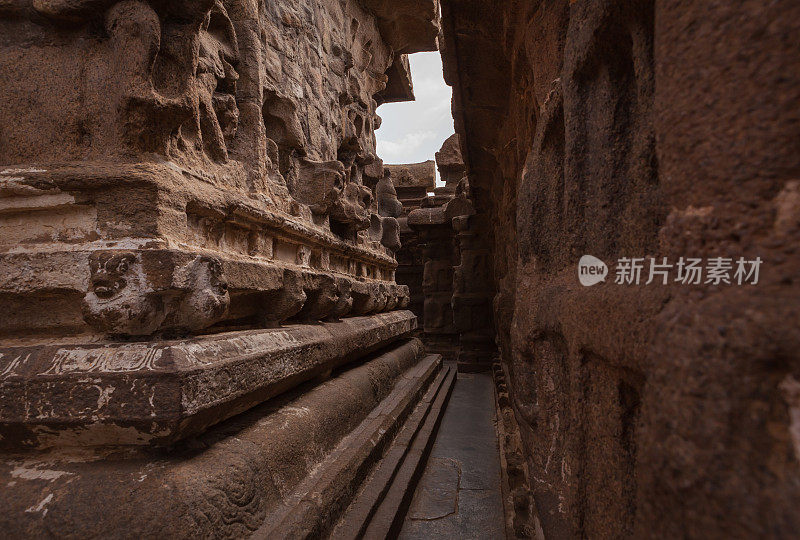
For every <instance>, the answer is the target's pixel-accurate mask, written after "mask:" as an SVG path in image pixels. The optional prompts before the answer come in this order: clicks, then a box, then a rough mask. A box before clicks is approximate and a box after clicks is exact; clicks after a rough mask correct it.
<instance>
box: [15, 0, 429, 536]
mask: <svg viewBox="0 0 800 540" xmlns="http://www.w3.org/2000/svg"><path fill="white" fill-rule="evenodd" d="M438 34H439V8H438V3H437V2H436V1H435V0H404V1H402V2H393V3H392V5H388V4H386V3H385V2H380V1H377V0H363V1H359V0H342V1H339V0H287V1H282V2H272V1H245V0H200V1H195V2H187V1H177V2H166V3H165V2H158V1H149V0H122V1H117V0H10V1H5V2H0V88H2V92H0V304H2V306H3V309H2V313H0V397H1V398H2V399H0V402H2V406H0V450H1V451H2V452H4V453H3V454H2V456H0V458H2V460H4V461H3V463H5V464H6V465H8V464H9V463H11V461H8V460H9V459H11V458H10V457H9V456H11V455H12V454H13V453H15V452H31V453H33V454H36V455H42V454H41V453H42V452H45V451H46V452H49V454H48V456H49V457H47V459H54V460H58V459H61V458H62V457H63V452H67V453H69V452H73V453H74V452H77V453H81V455H82V456H94V457H89V458H86V459H87V461H86V463H84V465H81V467H83V469H82V470H83V472H81V473H80V474H81V475H82V476H81V478H82V479H83V480H80V481H77V478H78V477H70V478H72V479H74V480H76V482H72V483H69V482H68V483H67V484H69V485H67V484H64V485H63V486H61V487H60V491H59V492H58V493H57V497H58V498H59V500H61V501H62V502H63V504H62V505H61V506H60V507H59V508H60V510H59V509H56V508H51V509H50V512H49V514H48V512H47V511H44V513H41V512H39V513H35V515H34V514H32V515H30V516H28V515H25V516H23V517H24V518H26V519H17V518H19V516H17V515H9V516H6V517H4V518H3V519H4V529H5V528H6V526H9V527H10V526H11V524H13V526H14V527H15V529H14V530H15V531H16V534H17V535H22V534H23V533H22V532H21V531H24V532H25V534H28V535H34V536H36V535H40V534H41V533H42V531H43V530H54V529H53V525H52V524H53V523H55V522H58V523H61V524H63V523H65V520H67V521H69V523H70V524H71V525H69V526H66V525H65V528H64V529H63V530H60V532H61V533H63V534H64V535H67V536H69V535H80V532H81V531H82V529H81V527H82V526H85V525H86V523H87V521H86V519H88V518H86V516H88V515H89V514H90V513H92V512H94V510H92V509H80V508H78V506H79V505H77V506H76V505H70V504H69V501H73V502H74V501H75V500H77V499H82V498H83V499H85V500H94V499H95V498H96V497H94V496H91V497H89V496H88V495H86V494H87V493H89V492H90V491H91V490H92V489H94V488H93V487H92V486H94V485H95V484H97V483H98V482H99V484H102V482H103V480H102V479H103V478H106V479H107V478H109V477H106V476H104V474H110V475H111V476H113V475H114V474H122V473H121V472H120V471H124V470H127V469H126V467H129V466H132V465H130V463H128V462H127V461H124V460H123V461H124V463H122V464H120V465H119V467H118V468H115V466H114V465H113V464H108V463H106V462H105V461H104V460H103V459H101V458H104V457H105V455H106V454H102V452H105V449H108V448H113V449H117V450H119V449H120V448H122V447H125V448H126V450H124V452H129V453H130V455H131V456H134V457H132V458H131V459H133V460H136V459H139V458H140V457H141V454H139V453H138V452H145V453H146V452H148V451H149V450H144V449H143V448H145V447H148V446H155V447H161V448H165V447H166V448H172V445H175V444H184V442H185V441H186V440H192V437H197V436H202V434H203V433H204V432H205V431H206V430H208V429H209V428H211V427H212V426H215V425H216V424H220V423H222V426H223V427H220V428H219V429H221V430H222V431H225V430H226V429H228V427H230V426H231V424H229V423H225V422H232V420H230V419H231V418H232V417H234V416H235V415H238V414H240V413H242V412H243V411H246V410H248V409H251V408H253V407H255V406H257V405H258V404H259V403H261V402H263V401H265V400H267V399H270V398H272V397H275V396H277V395H279V394H283V393H285V392H286V391H287V390H289V389H292V388H293V387H295V386H297V385H298V384H300V383H303V382H306V381H309V380H323V379H325V378H326V377H328V376H330V374H331V371H332V370H335V369H337V368H338V367H339V366H342V365H344V364H348V363H351V362H352V361H354V360H357V359H360V358H364V357H365V356H366V355H369V354H370V353H371V352H373V351H374V350H376V349H383V350H384V351H386V350H388V349H387V348H392V347H397V346H398V344H399V343H402V342H401V341H399V340H401V339H403V338H404V336H407V335H408V334H409V333H410V332H412V331H413V330H414V329H415V328H416V319H415V317H414V315H413V314H412V313H410V312H408V311H406V310H405V308H406V307H407V306H408V303H409V292H408V287H406V286H403V285H398V284H397V283H396V281H395V269H396V266H397V263H396V260H395V255H394V254H395V252H396V251H397V250H398V249H399V248H400V239H399V228H400V226H399V222H398V221H397V218H398V217H401V215H402V205H401V203H400V202H399V200H398V198H397V193H396V190H395V188H394V186H393V185H392V181H391V178H390V177H388V176H385V175H384V169H383V164H382V162H381V160H380V159H379V158H378V157H377V156H376V153H375V130H376V129H378V128H379V126H380V121H381V120H380V117H379V116H378V115H377V114H376V108H377V107H378V105H379V104H381V103H383V102H388V101H398V100H406V99H413V88H412V84H411V77H410V73H409V64H408V60H407V57H406V54H408V53H412V52H417V51H420V50H435V49H436V39H437V36H438ZM319 321H323V323H322V324H318V322H319ZM311 323H313V324H311ZM421 351H422V349H421V347H417V346H416V345H415V346H414V350H413V351H410V352H409V353H408V354H406V355H405V356H403V355H401V357H402V361H401V362H400V364H401V365H402V366H401V367H402V369H401V368H397V370H399V371H397V373H394V374H393V375H391V377H389V378H388V379H386V380H387V381H390V382H385V381H384V383H381V384H388V385H389V386H387V387H386V388H384V390H387V391H388V388H391V385H392V384H393V381H395V380H396V377H398V376H400V375H401V374H402V373H403V371H404V370H405V369H406V368H408V367H409V366H410V365H414V364H415V363H416V362H417V361H418V360H419V355H420V354H421ZM390 356H391V355H390ZM392 358H394V357H392ZM395 360H396V358H394V360H391V361H390V362H389V363H391V362H394V361H395ZM395 363H396V362H395ZM395 367H396V366H395ZM392 369H395V368H392ZM389 373H390V372H388V371H386V372H384V375H387V376H388V375H389ZM376 380H377V379H376ZM382 391H383V390H382ZM384 393H385V392H384ZM378 395H379V394H378V393H374V395H372V397H373V398H374V397H377V396H378ZM337 399H338V398H337ZM378 401H380V399H378ZM368 402H369V403H372V401H370V400H368ZM409 403H413V400H412V401H410V402H409ZM371 406H372V405H370V407H371ZM320 407H322V408H324V403H322V404H320ZM348 407H349V405H348ZM347 410H350V409H347ZM369 410H370V408H363V411H364V412H365V413H366V411H369ZM351 413H352V410H351ZM359 414H360V413H359ZM357 418H360V417H359V416H358V415H355V414H349V413H348V414H344V413H342V415H340V421H341V422H342V425H341V426H339V427H341V429H339V431H335V430H333V431H331V432H330V433H329V435H331V437H332V436H333V434H336V433H338V434H339V435H340V436H344V434H346V433H347V432H348V431H349V430H350V429H352V428H353V427H354V426H355V424H357V423H358V421H357V420H356V419H357ZM232 429H237V428H232ZM337 429H338V428H337ZM335 441H338V439H336V440H334V439H331V440H330V441H329V442H331V443H333V442H335ZM185 444H189V445H191V444H192V443H185ZM212 446H213V444H212ZM329 446H330V445H329ZM248 448H250V447H249V446H248ZM254 448H255V449H257V448H258V447H257V446H255V447H252V448H250V450H248V451H250V452H251V454H248V456H249V457H248V459H250V460H251V461H252V462H253V463H255V462H258V459H260V458H259V457H258V456H257V455H254V454H252V452H255V453H256V454H257V453H258V450H254ZM276 448H277V447H276ZM101 449H102V450H101ZM278 450H280V449H279V448H278ZM115 451H116V450H115ZM120 451H121V450H120ZM159 451H160V450H159ZM6 452H9V453H8V454H7V453H6ZM95 452H100V453H98V454H95ZM164 452H166V453H167V454H169V450H165V451H164ZM309 452H310V454H309V455H311V456H312V457H313V458H314V459H316V458H321V456H322V454H321V453H320V452H318V451H317V450H314V449H313V448H311V449H310V450H309ZM315 452H316V453H315ZM126 455H128V454H126ZM184 457H185V456H184V455H183V454H180V455H179V454H175V455H172V454H170V460H172V462H173V463H174V466H175V467H177V468H181V467H182V466H183V465H182V463H183V458H184ZM173 458H174V459H173ZM43 459H44V458H43ZM81 459H83V458H81ZM93 460H96V461H97V464H96V465H92V464H91V463H93ZM303 460H304V462H305V463H306V464H308V465H309V468H310V467H311V465H313V464H314V463H315V462H314V461H313V459H312V458H309V459H308V460H306V458H303ZM8 467H10V468H8ZM8 467H7V468H4V469H3V470H2V471H0V475H2V476H3V478H4V480H3V484H4V485H5V484H6V482H7V481H8V482H11V480H10V479H9V480H6V477H8V475H9V474H11V472H10V471H13V466H11V465H9V466H8ZM81 467H79V468H81ZM187 467H189V469H191V465H187ZM219 467H221V468H226V467H232V468H233V469H235V468H236V467H235V466H234V465H231V463H230V461H223V462H221V463H220V464H219ZM187 470H188V469H187ZM104 471H105V472H104ZM217 472H219V471H217ZM240 472H241V471H240ZM250 472H251V475H250V476H249V477H248V478H247V479H246V482H245V483H247V482H251V483H252V482H256V483H258V482H261V481H262V480H263V477H259V476H258V475H257V473H255V472H253V471H250ZM65 474H66V473H65ZM70 474H72V473H70ZM75 474H78V473H75ZM170 474H172V473H168V474H167V476H169V475H170ZM215 474H216V473H215ZM220 474H222V473H220ZM236 474H239V473H236ZM242 474H245V473H242ZM211 476H213V475H211ZM211 476H209V478H211ZM222 476H224V474H222ZM245 476H246V474H245ZM9 478H10V477H9ZM37 478H38V477H37ZM91 478H99V479H100V480H97V481H96V482H95V481H93V480H90V479H91ZM30 480H31V481H32V482H20V483H18V484H16V483H14V482H12V483H11V485H12V486H14V485H15V486H16V487H15V488H14V489H13V490H10V491H8V492H7V493H4V494H3V497H4V504H5V503H9V501H11V500H17V501H23V500H26V501H27V500H28V499H29V498H31V499H32V498H36V497H37V496H38V495H39V494H40V486H38V484H36V482H35V480H36V478H33V479H30ZM84 480H86V481H85V482H84ZM295 480H298V481H299V478H297V479H295ZM228 481H230V478H227V479H226V482H228ZM70 482H71V481H70ZM231 485H233V484H231ZM81 490H83V491H81ZM87 490H88V491H87ZM126 490H128V488H125V489H124V490H123V492H124V491H126ZM190 491H192V490H191V487H189V488H187V489H186V491H185V492H182V493H184V494H185V493H188V492H190ZM229 495H231V493H226V494H225V496H226V497H227V496H229ZM283 495H286V494H285V493H282V494H281V495H277V496H275V497H274V498H275V500H280V497H281V496H283ZM87 497H88V498H87ZM145 498H146V497H145ZM9 504H10V503H9ZM14 504H17V503H14ZM19 504H22V503H21V502H20V503H19ZM176 504H177V503H176ZM28 506H30V505H28ZM15 508H16V506H15ZM24 508H27V506H23V507H22V508H19V509H18V510H20V512H22V510H24ZM76 509H77V510H76ZM150 509H151V510H153V511H156V512H160V511H162V510H163V509H158V508H155V507H153V508H150ZM73 510H74V513H72V514H71V513H70V512H72V511H73ZM84 510H86V512H87V513H86V514H85V515H84V514H81V512H83V511H84ZM163 511H166V510H163ZM253 512H254V514H253V516H256V517H258V518H259V519H263V518H264V512H265V508H264V506H263V505H262V506H260V507H259V508H257V509H254V510H253ZM212 513H213V512H212ZM93 515H94V514H93ZM48 516H49V517H48ZM81 516H83V517H81ZM253 516H250V517H249V518H248V519H250V520H252V519H256V518H253ZM259 516H260V517H259ZM84 518H85V519H84ZM102 518H103V516H97V515H95V517H94V518H92V519H97V520H99V521H102ZM109 519H110V518H109ZM114 519H116V518H114ZM120 519H123V520H124V519H127V518H125V517H124V516H123V517H121V518H120ZM82 520H83V521H82ZM99 521H98V522H99ZM201 521H202V520H201ZM89 522H90V523H91V521H89ZM253 523H255V521H254V522H253ZM253 523H250V522H248V525H247V526H248V527H250V525H253ZM195 525H197V524H195ZM137 526H138V525H137ZM256 526H257V524H256ZM70 527H74V528H72V529H70ZM56 528H58V527H56ZM135 530H144V529H141V528H140V529H135V528H134V529H131V534H136V533H135V532H134V531H135ZM193 530H194V531H196V532H197V531H199V532H197V535H199V536H207V535H209V534H211V533H214V532H215V531H217V532H218V531H219V530H220V529H216V528H215V527H214V526H213V525H211V526H207V527H206V525H202V526H201V525H197V528H195V529H193V528H192V527H189V528H187V529H186V531H189V532H186V534H187V535H189V536H192V535H193V534H192V533H191V532H190V531H193ZM84 532H85V530H84ZM240 532H241V531H240Z"/></svg>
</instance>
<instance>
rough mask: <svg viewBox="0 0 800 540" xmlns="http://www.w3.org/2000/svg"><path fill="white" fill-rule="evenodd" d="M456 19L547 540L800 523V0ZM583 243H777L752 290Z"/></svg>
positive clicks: (511, 368)
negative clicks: (600, 278)
mask: <svg viewBox="0 0 800 540" xmlns="http://www.w3.org/2000/svg"><path fill="white" fill-rule="evenodd" d="M442 14H443V39H442V40H441V45H442V50H443V59H444V67H445V77H446V80H447V82H448V83H449V84H451V85H452V86H453V87H454V92H453V95H454V109H453V111H454V118H455V125H456V131H457V132H458V134H459V137H460V139H461V143H462V149H463V150H464V152H463V155H464V161H465V163H466V166H467V171H468V174H469V183H470V190H471V193H472V198H473V202H474V204H475V207H476V211H477V216H478V217H480V216H484V217H483V219H479V218H478V219H476V224H478V226H479V228H478V231H477V234H478V235H479V236H482V237H485V238H491V245H492V252H491V261H492V266H493V268H492V272H491V276H492V279H491V281H492V283H493V287H494V288H495V290H496V296H495V299H494V315H495V323H496V325H497V328H498V338H499V342H500V345H501V349H502V358H503V362H504V364H505V366H506V368H507V371H508V387H509V395H510V399H511V401H512V403H513V407H514V410H515V413H516V417H517V420H518V423H519V426H520V430H521V434H522V441H523V447H524V452H525V455H526V457H527V460H528V466H529V471H530V478H531V480H532V486H531V487H532V489H533V494H534V499H535V502H536V508H537V510H538V515H539V519H540V522H541V526H542V530H543V532H544V534H545V536H547V537H588V538H598V537H600V538H602V537H617V536H623V537H635V538H665V537H670V538H678V537H692V538H695V537H697V538H699V537H705V538H708V537H711V538H719V537H750V538H753V537H769V536H774V537H787V536H792V535H793V534H795V531H797V530H798V528H800V521H799V519H800V518H798V514H797V512H796V508H797V506H798V504H799V503H800V490H799V489H798V486H799V485H800V482H799V479H800V462H798V460H797V458H796V454H795V453H794V445H796V437H795V436H794V433H796V430H795V424H796V422H795V421H794V418H795V416H796V415H795V411H796V402H795V401H794V400H793V398H791V397H788V396H789V395H790V393H787V390H786V388H788V387H789V385H790V384H791V383H790V382H787V381H791V380H796V379H797V377H798V373H799V372H798V369H800V363H798V360H799V358H800V357H798V353H797V351H798V350H800V333H799V332H798V309H797V306H798V305H799V304H798V300H800V296H798V287H797V283H796V281H797V280H796V276H797V275H800V258H798V252H797V249H796V247H795V246H796V244H797V241H796V240H797V232H798V231H797V228H796V227H795V226H793V225H790V226H788V228H787V225H786V224H788V223H796V220H795V219H794V218H790V217H788V216H790V215H796V214H797V205H796V204H795V203H794V202H790V201H792V200H794V198H793V196H792V193H794V188H793V184H794V182H795V181H796V178H797V174H798V171H800V153H798V151H797V141H798V140H800V138H799V137H798V136H799V135H800V133H799V132H798V125H800V123H798V108H797V105H796V104H797V101H798V98H799V97H800V64H798V58H800V54H798V53H800V50H798V42H797V40H793V39H791V38H790V36H792V35H794V34H796V33H797V23H796V21H797V19H798V16H800V9H798V5H797V4H796V3H795V2H790V1H778V2H774V3H771V4H769V5H767V4H765V3H763V2H758V1H749V0H746V1H742V2H730V3H724V4H713V5H712V4H709V3H707V2H699V1H689V2H676V1H672V0H647V1H645V0H641V1H640V0H636V1H626V2H612V1H606V0H591V1H582V2H567V1H566V0H564V1H557V2H529V1H525V0H507V1H502V2H491V3H490V2H480V1H474V0H443V2H442ZM789 231H791V232H789ZM584 254H591V255H594V256H596V257H599V258H600V259H602V260H604V261H605V262H606V263H609V264H611V265H613V263H614V262H615V261H616V260H617V259H619V258H620V257H654V258H660V257H668V258H669V260H670V261H671V262H673V263H674V262H676V261H677V260H678V259H679V258H680V257H702V258H704V259H708V258H711V257H733V258H738V257H744V258H745V259H748V260H751V259H755V258H756V257H761V259H762V260H763V261H764V262H763V267H762V273H761V280H760V281H759V283H758V284H757V285H755V286H752V285H743V286H736V285H733V286H712V285H698V286H688V285H681V284H676V283H670V284H669V285H666V286H664V285H657V284H655V283H653V284H651V285H648V286H645V285H644V284H642V285H639V286H622V285H616V284H614V283H613V279H610V280H607V282H606V283H603V284H598V285H595V286H594V287H591V288H584V287H582V286H581V285H580V284H579V283H578V281H577V279H576V277H577V273H576V268H577V263H578V260H579V258H580V257H581V256H582V255H584ZM612 272H613V270H612ZM466 275H467V274H464V273H463V272H462V276H466ZM612 276H613V274H612ZM645 279H646V276H645ZM673 279H674V274H673ZM643 281H644V280H643ZM426 324H427V321H426Z"/></svg>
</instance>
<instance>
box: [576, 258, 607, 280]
mask: <svg viewBox="0 0 800 540" xmlns="http://www.w3.org/2000/svg"><path fill="white" fill-rule="evenodd" d="M607 275H608V266H606V263H604V262H603V261H601V260H600V259H598V258H597V257H593V256H592V255H584V256H583V257H581V260H580V261H578V279H579V280H580V282H581V285H583V286H584V287H591V286H592V285H597V284H598V283H600V282H601V281H605V280H606V276H607Z"/></svg>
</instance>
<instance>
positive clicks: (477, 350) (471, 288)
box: [452, 215, 497, 371]
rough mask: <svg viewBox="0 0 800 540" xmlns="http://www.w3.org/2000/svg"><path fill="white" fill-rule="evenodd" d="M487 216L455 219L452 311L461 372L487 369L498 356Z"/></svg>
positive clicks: (466, 216)
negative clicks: (456, 248) (456, 252)
mask: <svg viewBox="0 0 800 540" xmlns="http://www.w3.org/2000/svg"><path fill="white" fill-rule="evenodd" d="M482 217H484V216H476V215H472V216H468V215H465V216H458V217H455V218H453V229H454V231H455V234H456V239H457V242H458V251H459V255H460V259H459V264H458V266H456V267H455V269H454V272H453V301H452V306H453V314H454V324H455V329H456V331H457V332H458V343H459V347H458V362H459V370H462V371H487V370H489V369H490V367H491V363H492V361H493V359H494V357H495V355H496V352H497V347H496V345H495V329H494V324H493V318H494V317H493V306H492V300H493V298H494V284H493V283H492V279H491V268H492V266H491V260H490V258H491V253H492V251H491V246H490V245H489V243H488V241H487V240H486V234H485V231H486V228H485V224H483V223H480V221H481V218H482Z"/></svg>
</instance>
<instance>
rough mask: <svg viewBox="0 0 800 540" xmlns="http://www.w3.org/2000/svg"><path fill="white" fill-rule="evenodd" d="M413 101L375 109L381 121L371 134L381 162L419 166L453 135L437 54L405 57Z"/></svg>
mask: <svg viewBox="0 0 800 540" xmlns="http://www.w3.org/2000/svg"><path fill="white" fill-rule="evenodd" d="M409 60H410V62H411V77H412V80H413V81H414V95H415V96H416V98H417V99H416V101H409V102H406V103H387V104H385V105H381V106H380V107H378V114H379V115H380V117H381V118H382V119H383V123H382V124H381V128H380V129H379V130H378V131H376V132H375V136H376V137H377V142H378V157H380V158H381V159H383V161H384V163H387V164H392V163H419V162H421V161H426V160H429V159H433V158H434V154H435V153H436V152H438V151H439V148H441V147H442V143H444V141H445V140H447V138H448V137H450V135H452V134H453V133H454V132H455V129H454V128H453V117H452V115H451V113H450V97H451V95H452V92H451V89H450V87H449V86H447V85H446V84H444V78H443V76H442V58H441V56H439V53H438V52H427V53H417V54H412V55H410V56H409Z"/></svg>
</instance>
